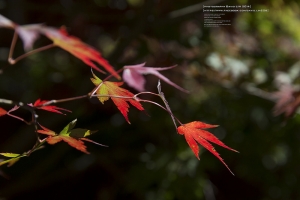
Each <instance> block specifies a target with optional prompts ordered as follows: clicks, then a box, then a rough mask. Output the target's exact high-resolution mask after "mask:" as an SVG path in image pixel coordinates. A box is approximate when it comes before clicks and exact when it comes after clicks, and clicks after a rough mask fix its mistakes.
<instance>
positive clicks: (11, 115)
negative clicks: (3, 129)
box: [6, 112, 32, 125]
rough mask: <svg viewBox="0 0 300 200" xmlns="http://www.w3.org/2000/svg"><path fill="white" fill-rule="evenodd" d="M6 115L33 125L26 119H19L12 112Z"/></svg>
mask: <svg viewBox="0 0 300 200" xmlns="http://www.w3.org/2000/svg"><path fill="white" fill-rule="evenodd" d="M6 115H8V116H10V117H13V118H16V119H18V120H20V121H22V122H25V123H26V124H27V125H31V124H32V122H28V121H26V120H25V119H23V118H21V117H18V116H16V115H13V114H10V112H7V113H6Z"/></svg>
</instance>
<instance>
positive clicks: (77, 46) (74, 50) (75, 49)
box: [41, 27, 120, 79]
mask: <svg viewBox="0 0 300 200" xmlns="http://www.w3.org/2000/svg"><path fill="white" fill-rule="evenodd" d="M41 32H42V33H43V34H45V36H46V37H48V38H49V39H50V40H52V41H53V44H54V45H56V46H59V47H61V48H62V49H64V50H66V51H68V52H69V53H71V54H73V55H74V56H75V57H77V58H79V59H80V60H82V61H83V62H84V63H85V64H87V65H89V66H90V67H92V68H94V69H95V70H97V71H99V72H103V71H102V70H100V69H99V68H98V67H97V66H96V65H95V64H94V63H93V62H92V61H94V62H96V63H98V64H100V65H102V66H103V67H104V68H105V69H106V70H107V71H108V72H110V73H111V74H112V75H113V76H115V77H116V78H118V79H120V76H119V74H118V73H117V72H116V71H115V70H114V68H113V67H112V66H111V65H110V64H109V63H108V61H107V60H105V59H104V58H103V57H102V56H101V54H100V52H99V51H97V50H96V49H94V48H93V47H91V46H89V45H87V44H85V43H83V42H82V41H81V40H80V39H78V38H76V37H74V36H70V35H68V33H67V31H66V30H65V28H64V27H61V28H60V29H59V30H58V29H56V28H52V27H43V28H41Z"/></svg>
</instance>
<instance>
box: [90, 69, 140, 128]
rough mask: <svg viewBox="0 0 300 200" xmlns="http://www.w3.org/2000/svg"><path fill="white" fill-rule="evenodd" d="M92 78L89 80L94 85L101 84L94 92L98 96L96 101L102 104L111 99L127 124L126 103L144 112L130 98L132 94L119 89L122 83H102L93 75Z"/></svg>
mask: <svg viewBox="0 0 300 200" xmlns="http://www.w3.org/2000/svg"><path fill="white" fill-rule="evenodd" d="M93 76H94V78H91V80H92V82H93V83H94V85H96V86H99V85H100V84H101V85H100V87H99V89H98V90H97V91H96V93H97V94H98V95H99V96H98V99H99V100H100V102H101V103H102V104H103V103H104V101H107V100H108V99H109V98H111V99H112V101H113V102H114V104H115V105H116V106H117V108H118V109H119V110H120V112H121V113H122V115H123V116H124V117H125V119H126V121H127V122H128V123H129V124H130V122H129V120H128V115H127V113H128V108H129V104H128V103H127V102H126V101H128V102H129V103H131V105H133V106H134V107H136V108H137V109H139V110H144V108H143V106H142V105H141V104H140V102H138V101H136V100H134V99H132V98H130V97H133V96H134V94H132V93H131V92H129V91H128V90H125V89H123V88H120V87H119V86H121V85H123V82H110V81H104V82H103V81H102V80H101V79H99V78H98V77H97V76H96V75H95V74H93ZM128 97H129V98H128Z"/></svg>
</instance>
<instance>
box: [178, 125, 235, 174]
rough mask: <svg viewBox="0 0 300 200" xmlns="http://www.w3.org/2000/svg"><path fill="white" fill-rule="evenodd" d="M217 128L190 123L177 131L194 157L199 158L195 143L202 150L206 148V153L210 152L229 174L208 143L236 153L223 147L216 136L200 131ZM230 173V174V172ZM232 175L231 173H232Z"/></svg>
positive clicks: (225, 146) (219, 157)
mask: <svg viewBox="0 0 300 200" xmlns="http://www.w3.org/2000/svg"><path fill="white" fill-rule="evenodd" d="M214 127H217V125H211V124H206V123H203V122H199V121H194V122H190V123H187V124H184V125H181V126H180V127H178V129H177V131H178V133H179V134H181V135H184V136H185V139H186V141H187V143H188V145H189V146H190V148H191V149H192V151H193V152H194V154H195V156H196V157H197V158H198V159H200V158H199V147H198V144H197V142H198V143H199V144H200V145H202V146H203V147H204V148H206V149H207V150H208V151H210V152H211V153H212V154H213V155H214V156H216V157H217V158H218V159H219V160H220V161H221V162H222V163H223V164H224V165H225V166H226V167H227V169H228V170H229V171H230V172H231V170H230V169H229V167H228V166H227V165H226V163H225V162H224V161H223V159H222V158H221V156H220V155H219V154H218V152H217V151H216V150H215V148H214V147H213V146H212V145H211V144H210V143H209V142H213V143H215V144H217V145H219V146H222V147H224V148H227V149H229V150H232V151H235V152H238V151H236V150H234V149H232V148H230V147H228V146H227V145H225V144H224V143H223V142H222V141H220V140H219V139H218V138H217V137H216V136H214V135H213V134H211V133H210V132H208V131H206V130H202V129H205V128H214ZM231 173H232V172H231ZM232 174H233V173H232Z"/></svg>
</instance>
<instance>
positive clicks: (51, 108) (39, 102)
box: [30, 99, 72, 114]
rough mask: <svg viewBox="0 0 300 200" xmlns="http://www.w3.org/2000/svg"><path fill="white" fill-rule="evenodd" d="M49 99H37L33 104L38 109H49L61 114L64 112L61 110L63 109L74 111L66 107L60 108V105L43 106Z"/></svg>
mask: <svg viewBox="0 0 300 200" xmlns="http://www.w3.org/2000/svg"><path fill="white" fill-rule="evenodd" d="M47 102H48V101H46V100H43V101H42V100H40V99H38V100H36V101H35V102H34V104H33V107H36V108H37V109H42V110H46V111H49V112H55V113H59V114H63V113H62V112H60V111H59V110H63V111H67V112H72V111H70V110H67V109H64V108H60V107H57V106H50V105H47V106H42V105H43V104H45V103H47ZM30 105H32V104H30Z"/></svg>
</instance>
